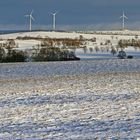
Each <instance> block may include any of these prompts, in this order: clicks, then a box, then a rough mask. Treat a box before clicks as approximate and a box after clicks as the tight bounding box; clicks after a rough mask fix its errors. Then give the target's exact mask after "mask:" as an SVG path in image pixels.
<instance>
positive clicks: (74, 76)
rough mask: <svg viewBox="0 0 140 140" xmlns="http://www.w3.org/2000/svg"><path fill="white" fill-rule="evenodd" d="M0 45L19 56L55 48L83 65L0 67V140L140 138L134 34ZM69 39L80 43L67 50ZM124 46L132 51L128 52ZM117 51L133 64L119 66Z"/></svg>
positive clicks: (50, 35)
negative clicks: (66, 52) (65, 42)
mask: <svg viewBox="0 0 140 140" xmlns="http://www.w3.org/2000/svg"><path fill="white" fill-rule="evenodd" d="M95 37H96V39H95ZM0 38H1V41H0V43H1V47H5V46H6V45H7V44H8V43H9V42H14V43H13V44H12V47H11V48H10V50H16V51H17V52H18V51H25V50H26V51H27V50H28V51H30V52H32V51H33V52H34V51H35V50H37V49H38V48H41V47H42V39H44V38H47V39H49V40H47V42H48V41H51V42H53V47H60V48H61V49H68V50H72V51H74V54H75V55H76V56H77V57H79V58H80V60H78V61H49V62H48V61H46V62H35V61H27V62H22V63H19V62H16V63H1V64H0V85H1V86H0V112H1V113H0V139H2V140H3V139H4V140H11V139H12V140H19V139H25V140H94V139H97V140H98V139H99V140H100V139H105V140H106V139H109V140H119V139H122V140H126V139H130V140H137V139H139V138H140V85H139V83H140V52H139V46H138V43H139V34H138V33H135V32H132V33H131V32H129V33H128V32H126V33H125V34H121V33H117V35H116V33H113V32H111V33H109V32H108V33H103V32H102V33H59V32H33V33H32V32H28V33H16V34H6V35H1V36H0ZM68 38H70V39H76V40H78V42H80V43H79V44H78V46H77V47H76V48H73V46H74V45H72V44H70V45H69V46H65V48H64V45H65V44H64V40H67V41H70V43H75V42H73V41H75V40H68ZM58 39H60V40H58ZM120 39H123V41H124V42H123V41H122V43H124V44H123V47H122V46H121V44H119V43H118V42H119V41H120ZM132 40H133V42H132ZM58 41H59V42H58ZM126 41H128V42H127V43H128V44H130V43H135V45H136V43H137V46H125V43H126ZM43 43H46V42H43ZM67 43H68V42H67ZM76 43H77V42H76ZM68 44H69V43H68ZM8 45H9V44H8ZM8 45H7V46H6V47H7V48H6V49H7V50H8V49H9V48H8ZM48 45H49V44H46V46H45V47H49V46H48ZM85 46H86V47H85ZM43 47H44V45H43ZM97 47H98V49H97ZM91 48H92V49H91ZM6 49H4V50H5V52H6ZM113 50H114V51H113ZM121 50H123V51H125V52H126V54H127V56H128V55H131V56H133V58H131V59H129V58H125V59H119V58H118V57H117V55H118V53H119V51H121ZM37 51H38V50H37ZM113 52H115V53H113ZM28 56H29V55H28Z"/></svg>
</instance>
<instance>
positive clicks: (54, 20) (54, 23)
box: [51, 12, 58, 31]
mask: <svg viewBox="0 0 140 140" xmlns="http://www.w3.org/2000/svg"><path fill="white" fill-rule="evenodd" d="M57 13H58V12H55V13H51V14H52V15H53V30H54V31H55V29H56V18H55V16H56V14H57Z"/></svg>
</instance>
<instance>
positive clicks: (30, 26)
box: [25, 10, 35, 31]
mask: <svg viewBox="0 0 140 140" xmlns="http://www.w3.org/2000/svg"><path fill="white" fill-rule="evenodd" d="M25 17H29V31H32V20H33V21H35V19H34V17H33V10H32V11H31V13H30V14H29V15H25Z"/></svg>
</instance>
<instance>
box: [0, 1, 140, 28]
mask: <svg viewBox="0 0 140 140" xmlns="http://www.w3.org/2000/svg"><path fill="white" fill-rule="evenodd" d="M139 7H140V0H133V1H132V0H0V29H19V28H20V29H21V28H22V29H26V28H28V27H27V26H28V19H27V18H25V17H24V15H25V14H28V13H29V12H30V11H31V10H32V9H33V10H34V13H33V16H34V17H35V19H36V20H35V22H33V28H34V29H49V28H51V24H52V16H51V14H50V13H51V12H53V11H59V13H58V15H57V16H56V22H57V28H59V29H81V30H86V29H87V30H88V29H109V28H111V29H116V28H121V20H120V19H119V17H120V16H121V14H122V11H123V10H124V11H125V13H126V15H127V16H128V18H129V19H128V20H127V22H126V25H127V27H128V28H132V29H136V28H137V29H140V9H139Z"/></svg>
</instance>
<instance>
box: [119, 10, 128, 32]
mask: <svg viewBox="0 0 140 140" xmlns="http://www.w3.org/2000/svg"><path fill="white" fill-rule="evenodd" d="M120 18H122V29H123V30H124V29H125V19H128V18H127V17H126V16H125V14H124V11H123V15H122V16H121V17H120Z"/></svg>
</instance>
